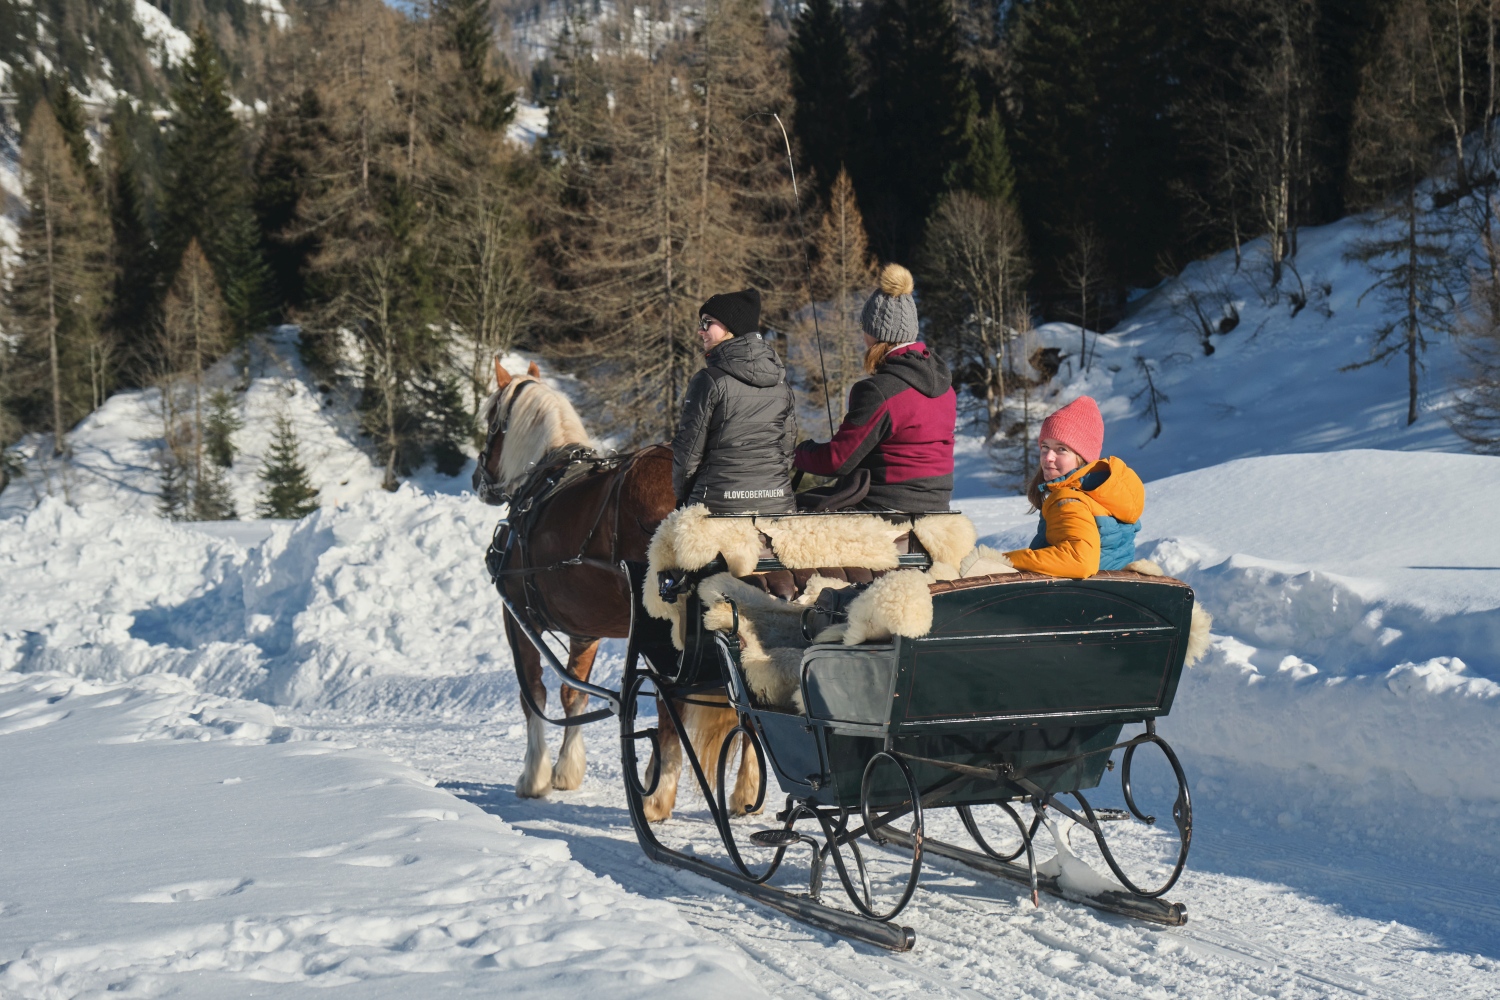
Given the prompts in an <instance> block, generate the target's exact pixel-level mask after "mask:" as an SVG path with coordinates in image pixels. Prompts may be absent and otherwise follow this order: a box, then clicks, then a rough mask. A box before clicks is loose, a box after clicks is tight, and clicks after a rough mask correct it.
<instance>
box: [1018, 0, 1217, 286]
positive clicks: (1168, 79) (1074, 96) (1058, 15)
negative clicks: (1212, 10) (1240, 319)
mask: <svg viewBox="0 0 1500 1000" xmlns="http://www.w3.org/2000/svg"><path fill="white" fill-rule="evenodd" d="M1014 9H1015V11H1016V14H1015V18H1014V22H1013V24H1012V26H1011V31H1010V54H1011V59H1010V81H1009V83H1010V86H1011V87H1012V88H1013V103H1012V107H1013V108H1014V116H1013V118H1012V120H1011V121H1010V125H1011V126H1012V130H1011V132H1010V138H1012V139H1013V140H1014V142H1013V144H1012V145H1011V147H1010V148H1011V152H1012V153H1013V154H1014V157H1015V166H1016V180H1017V190H1018V192H1019V194H1018V197H1017V207H1019V208H1020V209H1022V211H1023V212H1024V213H1025V215H1026V220H1027V231H1028V233H1029V234H1030V236H1031V239H1032V250H1033V252H1034V254H1035V260H1036V264H1037V287H1038V292H1039V293H1040V294H1041V295H1043V296H1045V297H1046V298H1048V299H1049V300H1050V299H1052V298H1054V297H1066V296H1067V293H1066V291H1065V289H1064V288H1063V287H1062V282H1061V281H1060V279H1059V278H1058V275H1057V266H1058V263H1059V262H1060V261H1061V259H1062V258H1063V257H1064V256H1065V255H1066V254H1067V252H1068V249H1069V238H1068V234H1069V233H1070V232H1073V231H1075V230H1076V229H1077V228H1078V227H1079V226H1084V225H1090V224H1092V225H1093V226H1094V227H1095V228H1096V229H1097V231H1098V232H1099V234H1100V236H1101V237H1102V238H1103V240H1104V241H1105V245H1106V248H1107V250H1106V254H1105V257H1106V261H1105V263H1106V269H1107V270H1108V271H1109V273H1110V274H1112V275H1114V276H1116V278H1117V279H1118V280H1120V281H1122V282H1137V283H1141V284H1152V283H1154V282H1155V280H1156V277H1157V270H1158V262H1159V259H1160V257H1161V255H1162V253H1163V251H1164V250H1167V249H1169V248H1170V247H1172V246H1173V244H1174V240H1176V239H1177V238H1178V235H1179V233H1180V231H1181V229H1182V223H1181V209H1180V207H1179V205H1178V203H1177V201H1176V199H1175V198H1174V197H1173V194H1174V191H1175V185H1174V179H1175V178H1176V177H1178V176H1179V169H1178V166H1179V161H1178V157H1179V143H1178V141H1177V136H1176V133H1175V131H1174V119H1173V114H1172V112H1173V111H1174V109H1175V108H1176V106H1177V103H1178V101H1179V99H1180V94H1179V91H1180V83H1179V79H1178V77H1179V69H1180V67H1179V65H1178V63H1179V55H1178V53H1179V52H1180V50H1181V49H1182V48H1183V46H1181V45H1180V43H1179V40H1178V38H1177V34H1176V33H1177V32H1178V30H1179V28H1178V25H1179V22H1181V21H1183V20H1187V19H1189V14H1190V13H1191V12H1192V11H1195V10H1196V9H1197V8H1196V7H1194V6H1193V5H1186V4H1175V3H1171V2H1168V0H1039V2H1034V3H1028V4H1021V5H1017V6H1016V7H1015V8H1014Z"/></svg>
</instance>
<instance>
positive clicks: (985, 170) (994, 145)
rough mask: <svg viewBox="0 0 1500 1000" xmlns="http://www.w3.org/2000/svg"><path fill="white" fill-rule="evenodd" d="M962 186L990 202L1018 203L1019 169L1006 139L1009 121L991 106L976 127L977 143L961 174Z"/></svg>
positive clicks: (965, 161)
mask: <svg viewBox="0 0 1500 1000" xmlns="http://www.w3.org/2000/svg"><path fill="white" fill-rule="evenodd" d="M959 186H960V187H962V188H963V189H964V190H965V191H972V192H974V193H975V194H977V195H979V197H981V198H985V199H987V200H990V201H1008V202H1011V203H1012V204H1014V203H1015V197H1016V172H1015V168H1014V167H1012V166H1011V162H1010V146H1009V145H1008V144H1007V143H1006V141H1005V120H1004V119H1003V118H1001V117H1000V112H998V111H997V110H995V108H993V107H991V108H990V111H989V114H987V115H985V116H984V117H983V118H981V119H979V122H978V124H977V125H976V126H975V128H974V136H973V142H972V143H971V144H970V146H969V152H968V156H967V157H966V158H965V159H964V162H963V167H962V168H961V170H960V173H959Z"/></svg>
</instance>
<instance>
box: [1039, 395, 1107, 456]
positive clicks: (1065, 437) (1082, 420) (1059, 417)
mask: <svg viewBox="0 0 1500 1000" xmlns="http://www.w3.org/2000/svg"><path fill="white" fill-rule="evenodd" d="M1042 438H1051V439H1052V440H1054V441H1061V442H1062V443H1063V444H1065V445H1067V446H1068V448H1069V449H1071V450H1072V451H1074V452H1076V453H1077V454H1078V455H1080V456H1081V457H1082V458H1083V460H1084V461H1085V462H1097V461H1099V453H1100V452H1102V451H1103V450H1104V418H1103V417H1101V416H1100V415H1099V404H1098V403H1096V402H1094V399H1093V397H1092V396H1079V397H1078V398H1077V399H1075V400H1073V402H1071V403H1069V404H1068V405H1067V406H1064V407H1063V408H1062V409H1060V410H1058V411H1057V412H1056V413H1054V414H1052V416H1050V417H1048V418H1047V419H1046V420H1043V421H1042V430H1041V433H1039V434H1038V435H1037V440H1038V441H1040V440H1041V439H1042Z"/></svg>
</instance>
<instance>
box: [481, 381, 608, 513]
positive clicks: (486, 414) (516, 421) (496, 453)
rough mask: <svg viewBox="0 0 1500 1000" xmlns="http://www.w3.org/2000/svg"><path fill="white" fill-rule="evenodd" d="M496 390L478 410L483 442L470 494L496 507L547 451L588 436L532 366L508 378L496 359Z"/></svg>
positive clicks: (570, 408)
mask: <svg viewBox="0 0 1500 1000" xmlns="http://www.w3.org/2000/svg"><path fill="white" fill-rule="evenodd" d="M495 387H496V388H495V391H494V392H493V393H491V394H490V398H489V399H488V400H486V401H485V404H484V407H483V408H482V409H481V410H480V411H479V412H480V419H481V420H482V421H483V423H484V428H485V442H484V448H483V450H482V451H480V453H479V462H478V464H477V465H476V466H475V468H474V492H475V494H476V495H478V497H479V499H481V500H483V501H484V502H485V503H487V504H492V505H499V504H503V503H506V502H507V501H508V499H509V493H510V492H511V491H513V490H515V489H516V488H518V487H519V486H520V485H521V484H522V482H523V481H524V480H525V478H526V475H527V473H528V472H530V470H531V469H532V467H533V466H535V464H536V463H537V462H538V461H539V460H541V459H542V457H543V456H545V455H546V454H547V453H548V452H549V451H551V450H552V449H554V448H557V447H560V446H562V445H565V444H583V443H586V442H587V440H588V434H587V432H586V431H585V430H584V429H583V421H582V420H580V419H579V417H578V412H577V411H576V410H574V409H573V405H572V404H571V403H569V402H568V398H567V397H566V396H564V395H563V394H562V393H560V392H558V391H556V390H555V389H552V388H549V387H548V386H547V385H546V383H544V382H543V381H542V373H541V370H540V369H538V368H537V366H536V362H534V361H533V362H532V363H531V364H530V365H529V366H528V367H527V369H526V374H525V375H512V374H511V373H510V372H508V371H506V370H505V366H504V365H502V364H501V363H500V359H499V358H496V359H495Z"/></svg>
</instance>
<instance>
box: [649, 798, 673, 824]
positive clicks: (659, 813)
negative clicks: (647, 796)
mask: <svg viewBox="0 0 1500 1000" xmlns="http://www.w3.org/2000/svg"><path fill="white" fill-rule="evenodd" d="M645 813H646V822H647V823H665V822H666V821H667V820H669V819H671V818H672V809H671V807H670V806H669V807H667V808H665V809H663V808H661V807H660V806H653V805H652V804H651V802H650V801H649V800H648V801H647V802H646V809H645Z"/></svg>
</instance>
